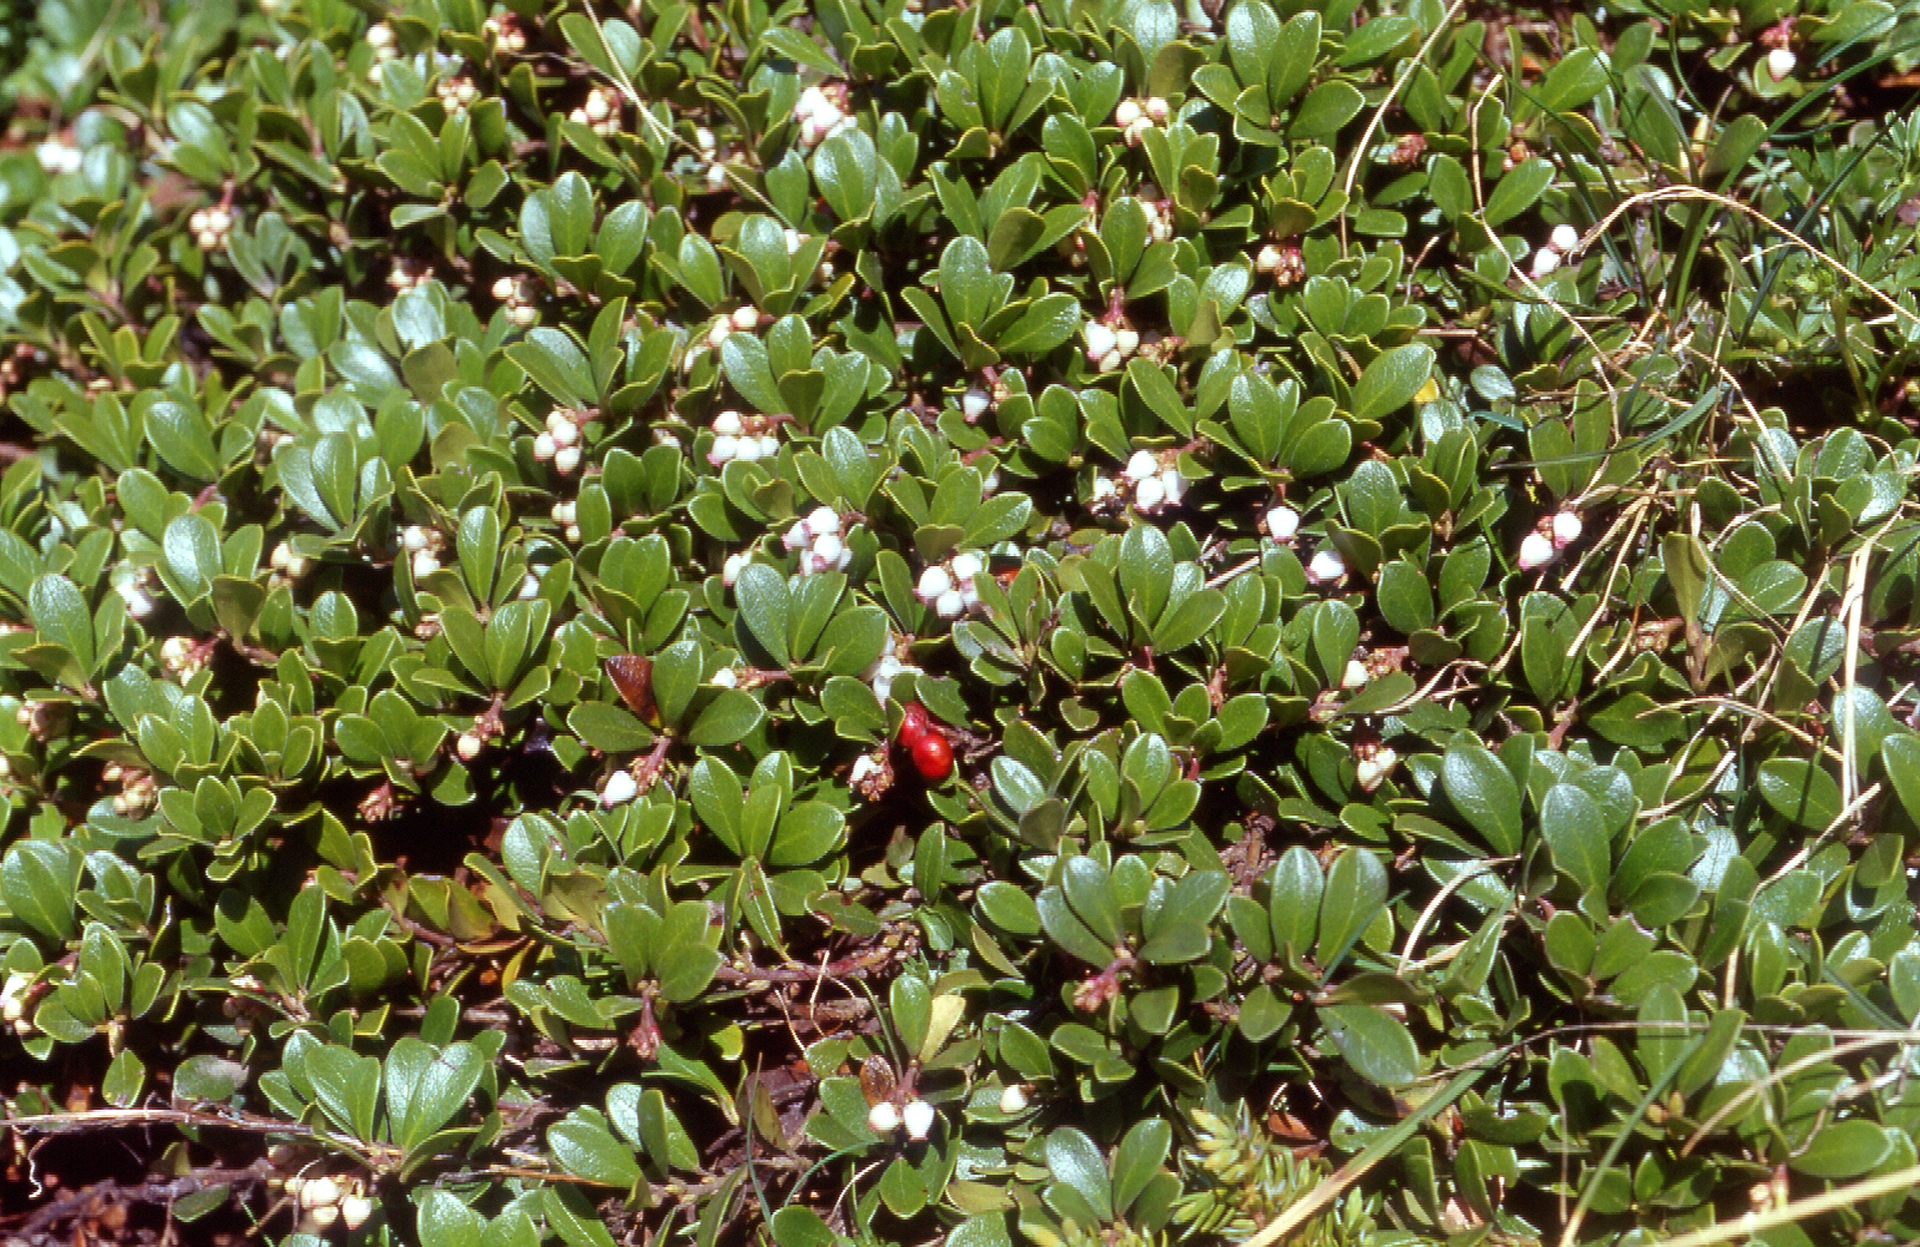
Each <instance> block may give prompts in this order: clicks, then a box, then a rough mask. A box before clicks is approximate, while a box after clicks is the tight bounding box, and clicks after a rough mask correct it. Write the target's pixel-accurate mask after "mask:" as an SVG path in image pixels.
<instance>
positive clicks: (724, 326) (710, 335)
mask: <svg viewBox="0 0 1920 1247" xmlns="http://www.w3.org/2000/svg"><path fill="white" fill-rule="evenodd" d="M732 332H733V322H732V321H731V320H728V319H727V318H726V317H724V316H722V317H721V318H720V319H719V320H716V321H714V322H713V324H712V326H711V327H710V328H708V330H707V345H708V346H710V347H712V348H713V349H714V350H716V351H717V350H719V349H720V344H721V343H722V342H725V341H726V340H727V335H728V334H730V333H732Z"/></svg>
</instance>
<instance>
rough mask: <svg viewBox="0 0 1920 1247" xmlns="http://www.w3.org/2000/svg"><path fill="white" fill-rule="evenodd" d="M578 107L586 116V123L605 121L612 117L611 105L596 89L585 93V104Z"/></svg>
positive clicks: (598, 89)
mask: <svg viewBox="0 0 1920 1247" xmlns="http://www.w3.org/2000/svg"><path fill="white" fill-rule="evenodd" d="M580 107H581V109H582V110H583V111H585V113H586V114H587V120H588V121H605V120H606V119H607V118H608V117H611V116H612V115H613V105H612V104H611V103H609V102H608V100H607V97H606V95H605V94H604V93H603V92H602V91H601V90H600V88H598V87H595V88H594V89H593V90H591V91H589V92H587V102H586V103H585V104H582V105H581V106H580Z"/></svg>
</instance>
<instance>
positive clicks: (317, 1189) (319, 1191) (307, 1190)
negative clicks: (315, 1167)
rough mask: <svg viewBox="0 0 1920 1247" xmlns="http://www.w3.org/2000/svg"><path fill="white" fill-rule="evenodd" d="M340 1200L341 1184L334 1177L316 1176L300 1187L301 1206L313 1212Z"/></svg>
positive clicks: (331, 1205) (329, 1206)
mask: <svg viewBox="0 0 1920 1247" xmlns="http://www.w3.org/2000/svg"><path fill="white" fill-rule="evenodd" d="M339 1202H340V1184H339V1183H338V1182H335V1181H334V1180H333V1179H332V1178H314V1179H312V1180H310V1181H309V1182H308V1183H307V1184H306V1185H305V1186H303V1187H301V1188H300V1206H301V1207H302V1208H305V1209H306V1210H307V1211H309V1212H311V1211H313V1210H314V1209H315V1208H321V1207H327V1208H331V1207H333V1205H335V1204H337V1203H339Z"/></svg>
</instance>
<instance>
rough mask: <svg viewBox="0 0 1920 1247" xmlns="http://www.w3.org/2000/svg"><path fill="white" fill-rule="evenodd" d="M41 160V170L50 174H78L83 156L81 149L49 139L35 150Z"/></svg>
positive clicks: (34, 152)
mask: <svg viewBox="0 0 1920 1247" xmlns="http://www.w3.org/2000/svg"><path fill="white" fill-rule="evenodd" d="M33 154H34V155H35V156H36V157H38V158H39V160H40V168H41V169H43V170H44V171H46V172H48V173H78V172H79V171H80V163H81V160H82V156H81V154H80V149H79V148H77V147H70V146H68V145H67V144H65V143H62V142H60V141H59V140H57V139H48V140H47V141H46V142H44V143H42V144H40V146H38V147H36V148H34V149H33Z"/></svg>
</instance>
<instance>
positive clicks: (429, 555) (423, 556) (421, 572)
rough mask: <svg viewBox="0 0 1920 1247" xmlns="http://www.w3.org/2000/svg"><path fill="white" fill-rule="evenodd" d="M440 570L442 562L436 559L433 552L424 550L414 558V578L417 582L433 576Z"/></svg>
mask: <svg viewBox="0 0 1920 1247" xmlns="http://www.w3.org/2000/svg"><path fill="white" fill-rule="evenodd" d="M439 570H440V560H439V559H437V558H435V557H434V555H433V551H431V550H422V551H420V552H419V553H418V554H415V555H414V556H413V578H414V579H415V580H420V579H423V578H425V577H427V576H431V575H433V573H435V572H437V571H439Z"/></svg>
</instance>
